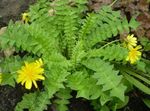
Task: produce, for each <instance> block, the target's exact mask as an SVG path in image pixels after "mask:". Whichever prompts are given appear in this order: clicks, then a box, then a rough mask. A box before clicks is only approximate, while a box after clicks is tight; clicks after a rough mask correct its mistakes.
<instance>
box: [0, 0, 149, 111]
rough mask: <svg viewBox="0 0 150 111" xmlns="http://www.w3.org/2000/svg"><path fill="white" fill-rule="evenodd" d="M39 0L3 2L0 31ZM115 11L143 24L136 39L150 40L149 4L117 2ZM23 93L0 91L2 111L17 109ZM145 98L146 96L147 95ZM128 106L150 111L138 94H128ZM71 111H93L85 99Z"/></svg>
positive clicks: (106, 0)
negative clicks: (16, 106) (119, 11)
mask: <svg viewBox="0 0 150 111" xmlns="http://www.w3.org/2000/svg"><path fill="white" fill-rule="evenodd" d="M35 1H36V0H0V27H3V26H7V24H8V22H9V20H11V19H12V20H13V21H16V20H20V18H21V16H20V15H21V13H22V12H25V11H26V10H27V9H28V6H29V4H32V3H34V2H35ZM89 1H90V2H89V10H95V11H96V10H98V9H99V8H100V7H101V6H102V5H104V4H110V3H112V1H113V0H89ZM113 8H114V9H115V10H121V14H122V15H123V16H127V18H128V19H130V18H131V16H134V17H136V19H137V20H138V21H139V22H140V23H141V25H140V27H139V28H138V30H137V31H135V32H133V33H134V34H135V35H136V36H137V37H143V36H145V37H147V38H150V4H149V3H148V2H147V0H118V2H117V3H115V4H114V5H113ZM22 95H23V91H22V89H21V88H20V87H16V88H12V87H10V86H1V87H0V111H13V110H14V107H15V105H16V104H17V102H18V101H20V100H21V97H22ZM144 96H145V95H144ZM129 97H130V101H129V103H128V105H127V106H126V107H125V108H123V109H121V110H120V111H150V109H148V108H147V107H146V106H145V105H144V103H143V102H142V99H141V98H142V97H143V95H141V94H139V91H137V92H136V93H135V92H131V93H129ZM70 102H71V104H70V105H69V108H70V110H69V111H93V110H92V106H91V105H90V103H89V102H88V101H85V100H83V99H71V101H70Z"/></svg>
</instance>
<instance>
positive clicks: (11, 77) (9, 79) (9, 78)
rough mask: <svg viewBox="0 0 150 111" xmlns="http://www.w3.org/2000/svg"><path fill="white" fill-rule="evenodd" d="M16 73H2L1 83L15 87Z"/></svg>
mask: <svg viewBox="0 0 150 111" xmlns="http://www.w3.org/2000/svg"><path fill="white" fill-rule="evenodd" d="M16 76H17V75H16V74H2V82H1V85H10V86H12V87H15V80H16Z"/></svg>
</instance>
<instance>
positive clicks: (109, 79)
mask: <svg viewBox="0 0 150 111" xmlns="http://www.w3.org/2000/svg"><path fill="white" fill-rule="evenodd" d="M82 64H83V65H85V66H86V67H87V68H89V69H92V70H93V71H96V72H95V73H94V75H92V77H93V78H95V79H96V80H97V83H96V84H97V85H101V86H102V87H103V88H102V91H108V90H109V91H110V96H111V97H112V96H115V97H117V98H119V99H121V100H122V101H124V92H125V89H126V87H125V86H124V85H123V84H122V83H121V80H122V76H121V75H118V73H119V71H115V70H114V66H113V65H111V64H110V63H109V62H106V61H104V60H101V59H99V58H92V59H88V60H86V61H83V62H82ZM106 69H107V70H106Z"/></svg>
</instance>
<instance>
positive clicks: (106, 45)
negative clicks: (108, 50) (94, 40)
mask: <svg viewBox="0 0 150 111" xmlns="http://www.w3.org/2000/svg"><path fill="white" fill-rule="evenodd" d="M118 41H120V40H114V41H112V42H109V43H107V44H105V45H103V46H102V47H101V49H102V48H105V47H106V46H108V45H110V44H113V43H115V42H118Z"/></svg>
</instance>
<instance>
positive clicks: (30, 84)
mask: <svg viewBox="0 0 150 111" xmlns="http://www.w3.org/2000/svg"><path fill="white" fill-rule="evenodd" d="M25 87H26V89H31V87H32V81H31V80H28V81H26V83H25Z"/></svg>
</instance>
